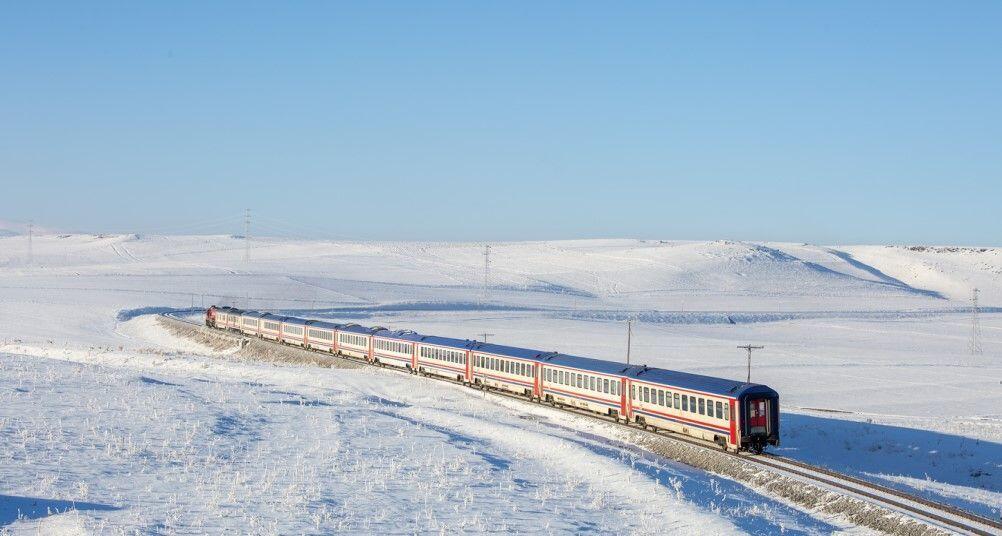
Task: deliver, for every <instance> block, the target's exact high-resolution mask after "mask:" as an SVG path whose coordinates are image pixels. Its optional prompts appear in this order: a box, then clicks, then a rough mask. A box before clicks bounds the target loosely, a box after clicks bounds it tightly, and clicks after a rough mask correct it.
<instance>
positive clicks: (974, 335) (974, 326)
mask: <svg viewBox="0 0 1002 536" xmlns="http://www.w3.org/2000/svg"><path fill="white" fill-rule="evenodd" d="M978 292H980V291H979V290H978V289H976V288H975V289H974V290H973V291H971V355H981V354H982V353H983V352H984V349H983V348H982V347H981V320H980V319H979V318H978Z"/></svg>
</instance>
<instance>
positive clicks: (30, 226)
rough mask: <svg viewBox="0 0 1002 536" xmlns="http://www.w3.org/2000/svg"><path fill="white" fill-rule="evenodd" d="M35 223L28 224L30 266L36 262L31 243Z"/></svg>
mask: <svg viewBox="0 0 1002 536" xmlns="http://www.w3.org/2000/svg"><path fill="white" fill-rule="evenodd" d="M33 227H34V222H30V221H29V222H28V265H29V266H30V265H31V264H33V263H34V262H35V251H34V249H33V247H32V243H31V234H32V231H33V229H32V228H33Z"/></svg>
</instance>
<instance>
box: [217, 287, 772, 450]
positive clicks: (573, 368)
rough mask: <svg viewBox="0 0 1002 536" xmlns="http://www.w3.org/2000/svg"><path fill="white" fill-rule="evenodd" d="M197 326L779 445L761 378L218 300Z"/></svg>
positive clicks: (723, 437)
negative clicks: (343, 320) (229, 304)
mask: <svg viewBox="0 0 1002 536" xmlns="http://www.w3.org/2000/svg"><path fill="white" fill-rule="evenodd" d="M205 325H206V326H209V327H211V328H215V329H219V330H225V331H232V332H238V333H241V334H243V335H247V336H252V337H258V338H261V339H265V340H270V341H273V342H275V343H281V344H285V345H290V346H298V347H302V348H305V349H309V350H315V351H319V352H325V353H330V354H333V355H337V356H342V357H348V358H354V359H359V360H364V361H366V362H368V363H371V364H375V365H381V366H386V367H395V368H399V369H401V370H406V371H408V372H410V373H412V374H421V375H425V376H432V377H439V378H444V379H448V380H453V381H456V382H460V383H462V384H463V385H467V386H470V387H474V388H479V389H493V390H499V391H504V392H507V393H511V394H515V395H520V396H524V397H526V399H528V400H532V401H534V402H541V403H548V404H551V405H554V406H569V407H573V408H578V409H580V410H586V411H591V412H595V413H599V414H602V415H605V416H607V417H610V418H612V419H615V420H617V421H621V422H625V423H631V424H635V425H639V426H642V427H645V428H649V429H653V430H666V431H671V432H674V433H677V434H682V435H685V436H689V437H692V438H695V439H699V440H703V441H709V442H713V443H716V444H717V445H719V446H720V448H722V449H724V450H728V451H732V452H738V451H751V452H755V453H761V452H762V451H763V449H765V448H766V447H767V446H769V445H773V446H776V445H779V394H778V393H777V392H776V391H774V390H773V389H771V388H769V387H767V386H765V385H761V384H756V383H748V382H742V381H737V380H730V379H726V378H717V377H713V376H704V375H700V374H691V373H686V372H679V371H673V370H666V369H660V368H655V367H648V366H646V365H629V364H624V363H618V362H614V361H606V360H602V359H594V358H589V357H580V356H573V355H567V354H562V353H559V352H551V351H541V350H532V349H528V348H518V347H514V346H505V345H502V344H494V343H487V342H481V341H476V340H469V339H458V338H451V337H439V336H434V335H424V334H420V333H416V332H414V331H410V330H390V329H387V328H383V327H379V326H372V327H367V326H362V325H359V324H355V323H347V324H339V323H334V322H327V321H323V320H307V319H302V318H296V317H291V316H283V315H279V314H273V313H267V312H261V311H245V310H241V309H236V308H234V307H226V306H215V305H213V306H211V307H209V308H208V309H207V310H206V313H205Z"/></svg>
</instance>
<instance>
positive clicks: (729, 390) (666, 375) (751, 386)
mask: <svg viewBox="0 0 1002 536" xmlns="http://www.w3.org/2000/svg"><path fill="white" fill-rule="evenodd" d="M625 376H626V377H628V378H631V379H634V380H638V381H644V382H651V383H657V384H662V385H671V386H673V387H680V388H682V389H691V390H693V391H702V392H705V393H710V394H715V395H721V396H731V397H735V398H737V397H739V396H741V395H743V394H749V393H762V394H773V395H775V394H777V393H776V391H773V390H772V389H770V388H769V387H766V386H765V385H761V384H757V383H747V382H742V381H738V380H729V379H727V378H718V377H716V376H704V375H702V374H692V373H689V372H679V371H677V370H666V369H659V368H653V367H647V366H636V367H631V368H630V370H629V371H628V372H627V373H626V374H625Z"/></svg>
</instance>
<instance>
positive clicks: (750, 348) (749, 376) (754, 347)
mask: <svg viewBox="0 0 1002 536" xmlns="http://www.w3.org/2000/svg"><path fill="white" fill-rule="evenodd" d="M738 348H740V349H742V350H748V383H751V353H752V350H761V349H763V348H765V346H752V345H750V344H746V345H744V346H738Z"/></svg>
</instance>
